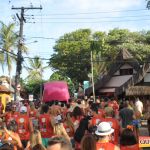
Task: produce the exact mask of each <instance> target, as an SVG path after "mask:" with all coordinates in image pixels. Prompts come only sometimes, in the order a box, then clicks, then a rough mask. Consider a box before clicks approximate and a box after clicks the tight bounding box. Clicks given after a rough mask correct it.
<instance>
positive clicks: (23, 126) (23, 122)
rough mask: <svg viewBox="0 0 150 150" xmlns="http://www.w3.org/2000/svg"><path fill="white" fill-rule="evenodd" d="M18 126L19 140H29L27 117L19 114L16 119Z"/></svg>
mask: <svg viewBox="0 0 150 150" xmlns="http://www.w3.org/2000/svg"><path fill="white" fill-rule="evenodd" d="M16 122H17V125H18V134H19V136H20V139H21V140H29V137H30V129H29V117H28V116H27V115H25V114H23V115H22V114H21V115H19V116H18V117H17V119H16Z"/></svg>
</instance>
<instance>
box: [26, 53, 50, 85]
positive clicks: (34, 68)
mask: <svg viewBox="0 0 150 150" xmlns="http://www.w3.org/2000/svg"><path fill="white" fill-rule="evenodd" d="M28 60H29V67H27V66H26V67H25V69H26V70H27V71H28V76H27V77H26V80H27V81H29V82H30V81H35V82H37V81H41V80H42V77H43V71H44V70H45V69H46V68H48V66H43V62H42V60H41V59H40V57H38V56H35V57H34V58H33V59H30V58H29V59H28Z"/></svg>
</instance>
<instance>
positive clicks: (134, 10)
mask: <svg viewBox="0 0 150 150" xmlns="http://www.w3.org/2000/svg"><path fill="white" fill-rule="evenodd" d="M136 11H147V9H133V10H109V11H98V12H75V13H49V14H43V16H49V15H50V16H64V15H68V16H70V15H86V14H106V13H118V12H136ZM34 16H40V14H37V15H34Z"/></svg>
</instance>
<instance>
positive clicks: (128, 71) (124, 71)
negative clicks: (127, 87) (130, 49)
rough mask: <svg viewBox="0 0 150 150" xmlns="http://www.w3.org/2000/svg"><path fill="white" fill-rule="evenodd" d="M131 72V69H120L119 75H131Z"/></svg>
mask: <svg viewBox="0 0 150 150" xmlns="http://www.w3.org/2000/svg"><path fill="white" fill-rule="evenodd" d="M132 74H133V69H132V68H130V69H120V75H121V76H123V75H132Z"/></svg>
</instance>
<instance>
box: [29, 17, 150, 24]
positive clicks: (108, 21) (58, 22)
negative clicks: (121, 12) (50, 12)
mask: <svg viewBox="0 0 150 150" xmlns="http://www.w3.org/2000/svg"><path fill="white" fill-rule="evenodd" d="M144 20H147V21H148V20H150V18H142V19H135V20H104V21H102V20H101V21H94V22H92V21H91V22H90V21H87V22H83V21H82V22H77V21H76V22H75V21H72V22H64V21H55V22H52V21H51V22H43V23H54V24H60V23H61V24H71V23H73V24H77V23H78V24H79V23H84V24H86V23H92V24H93V23H94V24H95V23H106V22H107V23H113V22H136V21H144ZM27 23H34V24H36V23H41V22H27Z"/></svg>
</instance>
